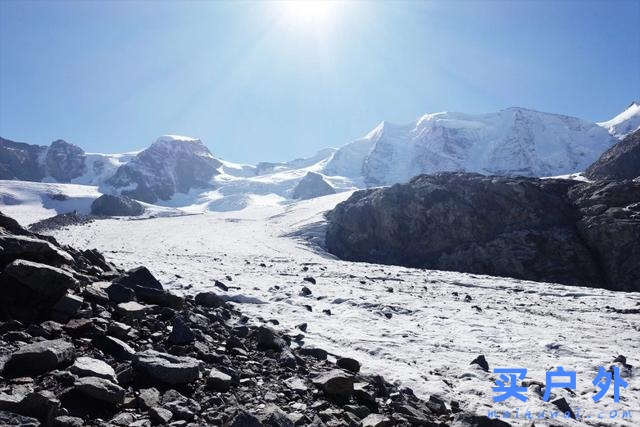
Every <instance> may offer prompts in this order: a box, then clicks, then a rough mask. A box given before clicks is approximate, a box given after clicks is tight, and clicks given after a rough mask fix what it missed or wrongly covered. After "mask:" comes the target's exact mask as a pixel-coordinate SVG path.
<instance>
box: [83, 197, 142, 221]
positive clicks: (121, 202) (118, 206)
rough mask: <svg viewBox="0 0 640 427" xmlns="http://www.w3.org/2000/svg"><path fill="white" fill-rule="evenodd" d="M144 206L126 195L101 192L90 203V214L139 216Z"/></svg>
mask: <svg viewBox="0 0 640 427" xmlns="http://www.w3.org/2000/svg"><path fill="white" fill-rule="evenodd" d="M143 213H144V207H143V206H142V205H141V204H140V203H138V202H137V201H135V200H133V199H130V198H129V197H127V196H113V195H111V194H103V195H102V196H100V197H98V198H97V199H95V200H94V201H93V203H91V214H93V215H104V216H139V215H142V214H143Z"/></svg>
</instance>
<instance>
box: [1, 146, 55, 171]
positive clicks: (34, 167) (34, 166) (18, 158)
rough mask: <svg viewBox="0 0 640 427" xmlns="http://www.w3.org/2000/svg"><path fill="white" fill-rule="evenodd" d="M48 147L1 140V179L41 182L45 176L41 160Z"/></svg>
mask: <svg viewBox="0 0 640 427" xmlns="http://www.w3.org/2000/svg"><path fill="white" fill-rule="evenodd" d="M46 149H47V148H46V147H43V146H39V145H30V144H25V143H23V142H15V141H11V140H9V139H4V138H0V179H19V180H22V181H40V180H42V178H44V176H45V171H44V168H43V166H42V164H41V162H40V158H41V157H42V155H43V154H44V153H45V152H46Z"/></svg>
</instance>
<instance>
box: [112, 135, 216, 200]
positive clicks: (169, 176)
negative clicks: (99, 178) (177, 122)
mask: <svg viewBox="0 0 640 427" xmlns="http://www.w3.org/2000/svg"><path fill="white" fill-rule="evenodd" d="M221 165H222V164H221V163H220V161H218V160H217V159H215V158H214V157H213V155H212V154H211V152H210V151H209V149H208V148H207V147H205V145H204V144H203V143H202V141H200V140H199V139H193V138H187V137H178V136H173V135H167V136H163V137H160V138H158V139H157V140H156V142H154V143H153V144H152V145H151V147H149V148H147V149H146V150H143V151H141V152H140V153H139V154H138V155H137V156H136V157H135V158H134V159H133V160H132V161H130V162H128V163H127V164H125V165H122V166H120V167H119V168H118V170H117V171H116V173H115V175H113V176H112V177H111V178H109V179H108V180H106V181H105V183H104V185H103V187H104V189H105V191H106V192H112V191H115V192H117V193H120V194H123V195H126V196H129V197H132V198H134V199H137V200H141V201H143V202H148V203H154V202H156V201H157V200H158V199H161V200H168V199H170V198H171V197H172V196H173V195H174V194H175V193H176V192H179V193H187V192H188V191H189V190H190V189H192V188H203V187H204V188H207V187H211V186H212V182H211V179H212V177H213V176H215V175H217V174H218V173H219V172H218V170H217V169H218V168H219V167H220V166H221Z"/></svg>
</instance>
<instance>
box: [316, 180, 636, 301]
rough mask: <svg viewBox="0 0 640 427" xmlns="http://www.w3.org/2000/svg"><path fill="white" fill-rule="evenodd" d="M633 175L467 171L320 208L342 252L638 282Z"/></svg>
mask: <svg viewBox="0 0 640 427" xmlns="http://www.w3.org/2000/svg"><path fill="white" fill-rule="evenodd" d="M639 202H640V182H634V181H620V182H609V183H607V182H602V183H595V184H589V183H580V182H576V181H568V180H557V179H549V180H540V179H535V178H506V177H495V176H482V175H477V174H466V173H441V174H436V175H421V176H418V177H416V178H414V179H412V180H411V181H410V182H409V183H408V184H397V185H394V186H392V187H388V188H380V189H373V190H364V191H359V192H356V193H354V195H353V196H351V198H350V199H348V200H347V201H345V202H343V203H340V204H339V205H338V206H336V208H335V209H334V210H333V211H331V212H330V213H329V214H328V219H329V226H328V229H327V238H326V243H327V248H328V250H329V252H331V253H333V254H335V255H337V256H339V257H340V258H342V259H346V260H352V261H367V262H377V263H384V264H397V265H405V266H411V267H424V268H430V269H437V270H452V271H462V272H469V273H479V274H489V275H495V276H507V277H515V278H520V279H528V280H535V281H548V282H558V283H564V284H569V285H587V286H594V287H604V288H609V289H635V290H638V283H640V282H639V280H640V272H638V266H640V243H639V242H640V203H639Z"/></svg>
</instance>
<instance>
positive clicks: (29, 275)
mask: <svg viewBox="0 0 640 427" xmlns="http://www.w3.org/2000/svg"><path fill="white" fill-rule="evenodd" d="M4 272H5V273H6V274H7V275H8V276H9V277H12V278H13V279H15V280H16V281H17V282H19V283H20V284H22V285H24V286H26V287H27V288H29V289H30V290H32V291H33V292H34V293H36V294H37V295H38V296H43V297H45V298H55V299H59V298H61V297H62V296H63V295H64V294H65V293H66V292H67V290H68V289H73V288H77V287H78V281H77V280H76V279H75V278H74V277H73V275H72V274H71V273H68V272H66V271H64V270H62V269H60V268H56V267H52V266H50V265H46V264H40V263H37V262H31V261H25V260H23V259H17V260H15V261H13V262H12V263H11V264H9V265H8V266H7V267H6V268H5V270H4Z"/></svg>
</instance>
